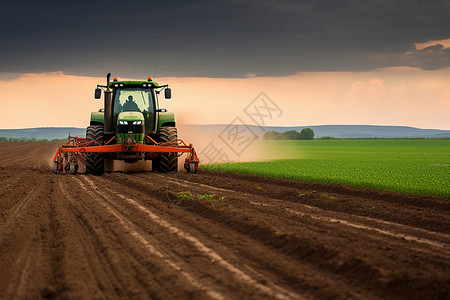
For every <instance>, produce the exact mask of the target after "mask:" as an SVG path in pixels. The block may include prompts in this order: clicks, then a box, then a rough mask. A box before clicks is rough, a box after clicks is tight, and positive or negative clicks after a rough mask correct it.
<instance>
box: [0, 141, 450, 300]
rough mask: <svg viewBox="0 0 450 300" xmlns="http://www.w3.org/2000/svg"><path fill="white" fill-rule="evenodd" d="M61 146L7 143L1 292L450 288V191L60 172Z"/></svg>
mask: <svg viewBox="0 0 450 300" xmlns="http://www.w3.org/2000/svg"><path fill="white" fill-rule="evenodd" d="M57 146H58V144H54V143H2V144H0V181H1V185H0V299H39V298H44V299H45V298H58V299H211V298H212V299H308V298H313V299H348V298H354V299H377V298H379V299H445V298H447V299H448V298H449V297H450V293H449V290H450V213H449V212H450V203H449V201H448V199H440V198H436V197H424V196H410V195H402V194H395V193H389V192H381V191H373V190H364V189H357V188H351V187H345V186H339V185H325V184H313V183H303V182H298V181H288V180H279V179H266V178H259V177H255V176H246V175H238V174H227V173H217V172H208V171H201V172H200V174H197V175H192V174H187V173H172V174H161V173H152V172H143V173H129V174H124V173H119V172H116V173H107V174H105V175H104V176H101V177H95V176H91V175H85V174H77V175H75V176H71V175H56V174H52V173H51V168H50V161H51V159H52V156H53V155H54V153H55V151H56V148H57ZM212 195H214V196H212Z"/></svg>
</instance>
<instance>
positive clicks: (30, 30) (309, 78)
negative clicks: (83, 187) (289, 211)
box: [0, 0, 450, 129]
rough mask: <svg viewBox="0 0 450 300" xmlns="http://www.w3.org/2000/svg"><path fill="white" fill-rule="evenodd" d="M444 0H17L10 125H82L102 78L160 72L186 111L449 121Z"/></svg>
mask: <svg viewBox="0 0 450 300" xmlns="http://www.w3.org/2000/svg"><path fill="white" fill-rule="evenodd" d="M449 15H450V4H449V2H448V1H409V0H408V1H406V0H405V1H387V0H386V1H377V0H374V1H354V0H342V1H333V2H330V1H317V0H314V1H313V0H310V1H282V0H280V1H245V2H244V1H242V2H241V1H191V2H184V1H170V3H165V2H153V1H143V0H142V1H127V2H124V1H95V3H91V2H87V1H59V2H56V1H17V3H16V2H13V1H9V2H7V3H6V4H4V5H2V18H1V19H0V44H1V46H0V91H1V92H0V104H1V107H2V109H1V110H0V128H2V129H6V128H29V127H48V126H57V127H60V126H75V127H85V126H87V125H88V122H89V112H90V111H94V110H98V109H99V108H100V107H102V101H98V100H94V98H93V92H94V88H95V86H96V85H97V84H98V83H100V84H105V76H106V73H108V72H111V73H112V74H113V76H118V77H119V79H125V80H128V79H130V78H133V79H144V78H147V76H149V75H151V76H153V77H154V79H155V80H156V81H158V82H159V83H161V84H165V83H168V84H169V85H170V86H171V88H172V93H173V99H172V100H169V101H166V100H164V99H161V100H160V104H161V106H162V107H165V108H167V109H169V110H170V111H175V112H176V116H177V119H178V122H179V123H183V124H217V123H229V122H231V121H232V120H233V119H234V118H235V117H236V116H240V115H241V114H242V112H243V110H244V109H245V107H246V106H247V105H248V104H249V103H250V102H251V101H252V100H253V99H255V97H257V96H258V95H259V94H260V92H264V93H265V94H266V95H267V96H268V97H269V98H270V99H272V101H274V102H275V103H276V104H277V105H278V106H279V108H280V109H281V110H282V112H283V113H282V115H281V116H280V117H278V118H273V120H271V122H272V123H271V124H267V125H282V126H296V125H298V126H302V125H321V124H324V125H326V124H370V125H404V126H414V127H419V128H437V129H450V84H449V82H450V59H449V58H450V18H449V17H448V16H449Z"/></svg>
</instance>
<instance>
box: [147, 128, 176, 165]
mask: <svg viewBox="0 0 450 300" xmlns="http://www.w3.org/2000/svg"><path fill="white" fill-rule="evenodd" d="M177 139H178V134H177V129H176V128H175V127H162V128H161V129H160V130H159V142H160V143H167V142H177ZM152 170H153V171H158V172H161V173H168V172H177V171H178V155H177V154H176V153H161V154H160V155H159V158H156V159H153V161H152Z"/></svg>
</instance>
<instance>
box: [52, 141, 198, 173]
mask: <svg viewBox="0 0 450 300" xmlns="http://www.w3.org/2000/svg"><path fill="white" fill-rule="evenodd" d="M146 137H147V139H148V140H149V141H150V142H152V143H153V145H148V144H145V145H144V144H136V143H132V144H130V143H127V142H124V143H123V144H112V142H113V141H114V139H115V137H114V138H112V139H111V140H109V141H108V142H107V143H106V144H104V145H101V144H99V143H97V142H95V141H90V142H87V141H86V139H85V138H79V137H71V136H69V138H68V141H67V143H66V144H64V145H62V146H60V147H59V148H58V151H57V152H56V154H55V157H54V158H53V163H54V165H53V172H54V173H60V172H64V171H65V172H70V173H71V174H75V173H76V172H77V170H78V163H77V161H78V159H83V160H86V155H87V154H88V153H97V154H102V155H103V156H104V158H111V159H114V158H115V157H117V155H120V154H140V155H141V156H142V158H143V159H144V160H149V159H152V158H156V157H158V155H159V154H160V153H173V154H174V155H177V156H181V155H182V154H183V153H187V157H186V160H185V162H184V168H185V169H186V171H188V172H191V173H197V172H198V163H199V159H198V156H197V153H196V152H195V149H194V146H193V145H192V144H189V145H187V144H186V143H185V142H183V141H182V140H180V139H179V140H177V142H167V143H158V142H156V141H155V140H153V139H152V138H151V137H149V136H148V135H146Z"/></svg>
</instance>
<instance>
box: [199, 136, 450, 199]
mask: <svg viewBox="0 0 450 300" xmlns="http://www.w3.org/2000/svg"><path fill="white" fill-rule="evenodd" d="M259 143H260V147H262V150H263V151H264V152H266V154H267V153H269V154H274V155H276V156H277V157H295V158H294V159H277V160H269V161H263V162H242V163H231V164H214V165H203V166H202V168H205V169H211V170H218V171H226V172H237V173H245V174H254V175H259V176H265V177H278V178H286V179H297V180H303V181H312V182H325V183H339V184H344V185H351V186H357V187H365V188H375V189H382V190H389V191H396V192H402V193H408V194H421V195H435V196H441V197H445V198H450V140H385V139H378V140H312V141H260V142H259Z"/></svg>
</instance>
